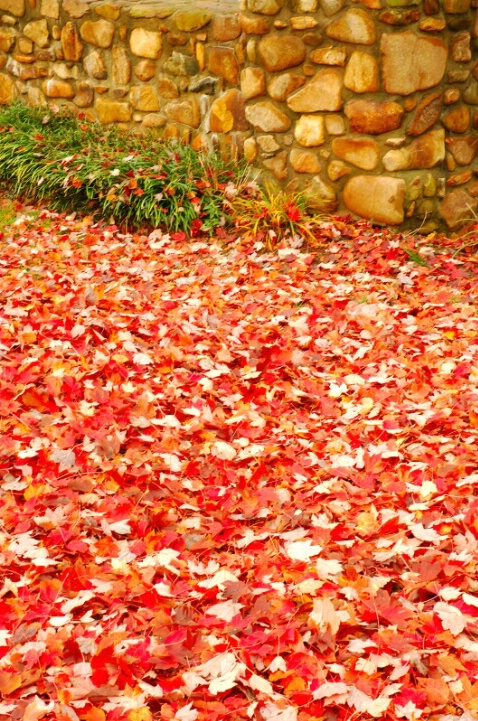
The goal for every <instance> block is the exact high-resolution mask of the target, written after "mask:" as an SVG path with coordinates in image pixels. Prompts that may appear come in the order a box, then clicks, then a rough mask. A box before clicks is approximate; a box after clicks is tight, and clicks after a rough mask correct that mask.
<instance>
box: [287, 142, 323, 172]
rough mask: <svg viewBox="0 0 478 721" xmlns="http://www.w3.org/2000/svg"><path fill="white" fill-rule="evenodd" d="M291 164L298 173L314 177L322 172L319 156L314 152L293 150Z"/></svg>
mask: <svg viewBox="0 0 478 721" xmlns="http://www.w3.org/2000/svg"><path fill="white" fill-rule="evenodd" d="M290 164H291V166H292V168H293V169H294V170H295V172H296V173H308V174H310V175H313V174H315V173H320V171H321V166H320V163H319V160H318V158H317V155H316V154H315V153H314V152H313V151H312V150H301V149H300V148H293V149H292V150H291V151H290Z"/></svg>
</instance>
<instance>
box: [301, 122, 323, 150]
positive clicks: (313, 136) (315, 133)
mask: <svg viewBox="0 0 478 721" xmlns="http://www.w3.org/2000/svg"><path fill="white" fill-rule="evenodd" d="M294 136H295V139H296V140H297V142H298V143H299V145H302V146H303V147H304V148H314V147H316V146H318V145H323V143H324V142H325V137H324V119H323V117H322V115H301V117H300V118H299V120H298V121H297V123H296V125H295V129H294Z"/></svg>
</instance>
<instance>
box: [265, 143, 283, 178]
mask: <svg viewBox="0 0 478 721" xmlns="http://www.w3.org/2000/svg"><path fill="white" fill-rule="evenodd" d="M262 162H263V164H264V167H266V168H267V169H268V170H271V171H272V173H273V174H274V176H275V177H276V178H277V180H286V178H287V175H288V171H287V151H286V150H282V151H281V152H280V153H277V155H274V157H273V158H268V159H266V160H263V161H262Z"/></svg>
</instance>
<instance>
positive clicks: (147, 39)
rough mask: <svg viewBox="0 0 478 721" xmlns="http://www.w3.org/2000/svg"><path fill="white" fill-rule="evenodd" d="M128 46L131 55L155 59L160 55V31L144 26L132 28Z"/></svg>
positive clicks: (161, 46)
mask: <svg viewBox="0 0 478 721" xmlns="http://www.w3.org/2000/svg"><path fill="white" fill-rule="evenodd" d="M129 46H130V48H131V52H132V53H133V55H137V56H138V57H140V58H149V59H150V60H157V59H158V58H160V57H161V53H162V50H163V42H162V36H161V33H157V32H155V31H154V30H145V29H144V28H134V30H133V31H132V33H131V35H130V38H129Z"/></svg>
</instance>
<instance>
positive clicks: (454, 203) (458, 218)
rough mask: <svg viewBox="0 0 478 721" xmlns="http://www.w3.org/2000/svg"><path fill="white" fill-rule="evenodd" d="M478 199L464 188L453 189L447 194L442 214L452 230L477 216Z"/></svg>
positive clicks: (441, 208)
mask: <svg viewBox="0 0 478 721" xmlns="http://www.w3.org/2000/svg"><path fill="white" fill-rule="evenodd" d="M477 207H478V201H477V200H475V199H474V198H472V197H471V195H469V194H468V193H467V192H466V190H463V188H458V190H452V191H451V192H450V193H448V194H447V195H446V196H445V199H444V200H443V202H442V204H441V206H440V214H441V216H442V218H443V219H444V221H445V223H446V224H447V226H448V228H449V229H450V230H456V229H457V228H459V227H460V226H462V225H465V223H469V222H470V220H471V219H472V218H474V217H476V211H477Z"/></svg>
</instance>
